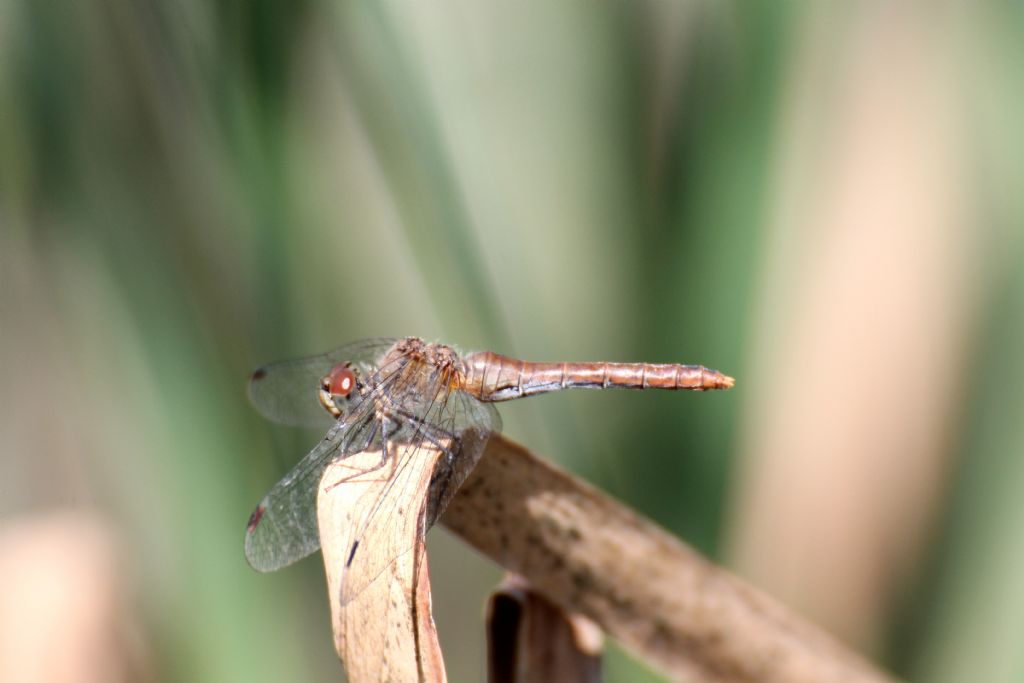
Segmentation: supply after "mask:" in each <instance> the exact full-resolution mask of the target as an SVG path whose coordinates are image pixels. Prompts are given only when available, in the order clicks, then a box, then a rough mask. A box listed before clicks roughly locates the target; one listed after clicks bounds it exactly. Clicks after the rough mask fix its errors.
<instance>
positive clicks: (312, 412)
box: [249, 338, 395, 428]
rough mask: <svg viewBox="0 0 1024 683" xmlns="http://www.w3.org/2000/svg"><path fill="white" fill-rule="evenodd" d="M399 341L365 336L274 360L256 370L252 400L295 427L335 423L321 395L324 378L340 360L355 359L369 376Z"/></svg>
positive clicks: (251, 386) (271, 417) (276, 419)
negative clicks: (315, 353)
mask: <svg viewBox="0 0 1024 683" xmlns="http://www.w3.org/2000/svg"><path fill="white" fill-rule="evenodd" d="M394 343H395V340H394V339H387V338H374V339H363V340H361V341H357V342H352V343H351V344H345V345H344V346H339V347H338V348H336V349H334V350H333V351H328V352H327V353H322V354H320V355H318V356H309V357H308V358H298V359H295V360H287V361H282V362H280V363H271V364H270V365H265V366H263V367H262V368H260V369H258V370H257V371H256V372H254V373H252V378H251V379H250V380H249V399H250V400H251V401H252V404H253V405H254V406H256V410H258V411H259V412H260V414H261V415H263V416H264V417H266V418H267V419H269V420H273V421H274V422H280V423H282V424H286V425H292V426H294V427H323V428H326V427H328V426H329V425H330V424H331V423H332V422H334V417H332V416H331V414H330V413H328V412H327V411H326V410H324V407H323V406H322V405H321V404H320V401H319V400H318V398H317V392H318V390H319V388H320V380H321V378H323V376H324V375H326V374H327V373H328V372H329V371H330V370H331V368H333V367H334V366H335V365H338V364H339V363H345V362H351V363H353V364H354V365H356V366H359V369H360V370H362V372H363V373H364V375H365V376H368V375H370V374H372V371H373V370H374V369H375V367H374V366H375V364H376V362H377V361H378V360H379V359H380V357H381V356H383V355H384V352H385V351H387V350H388V349H389V348H390V347H391V346H392V345H393V344H394Z"/></svg>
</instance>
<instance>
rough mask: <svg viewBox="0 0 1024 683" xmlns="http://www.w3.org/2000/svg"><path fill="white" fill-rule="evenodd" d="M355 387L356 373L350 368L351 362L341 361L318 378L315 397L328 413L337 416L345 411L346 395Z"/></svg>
mask: <svg viewBox="0 0 1024 683" xmlns="http://www.w3.org/2000/svg"><path fill="white" fill-rule="evenodd" d="M355 388H356V373H355V371H354V370H353V369H352V364H351V363H341V364H339V365H335V366H334V367H333V368H331V371H330V372H328V373H327V374H326V375H324V377H323V379H321V380H320V390H319V392H318V393H317V398H319V399H320V405H322V406H323V407H324V409H325V410H326V411H327V412H328V413H330V414H331V415H333V416H334V417H335V418H339V417H341V416H342V414H343V413H344V412H345V407H346V404H347V403H348V396H349V394H351V393H352V392H353V391H354V390H355Z"/></svg>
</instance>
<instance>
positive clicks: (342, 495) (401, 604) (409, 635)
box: [317, 448, 446, 683]
mask: <svg viewBox="0 0 1024 683" xmlns="http://www.w3.org/2000/svg"><path fill="white" fill-rule="evenodd" d="M400 451H402V452H400V453H398V454H396V457H395V458H394V462H400V463H401V465H402V467H401V471H400V473H399V474H398V476H395V477H393V478H392V477H391V475H392V468H391V467H389V466H388V465H385V466H384V467H382V468H378V469H376V470H374V468H375V467H376V466H377V465H379V463H380V453H358V454H356V455H354V456H352V457H350V458H347V459H345V460H343V461H340V462H337V463H335V464H333V465H331V466H330V467H329V468H328V469H327V471H326V472H325V473H324V476H323V478H322V479H321V481H320V496H319V498H318V501H317V506H318V516H319V524H320V539H321V545H322V547H323V555H324V567H325V569H326V571H327V588H328V592H329V599H330V605H331V620H332V625H333V629H334V646H335V649H336V650H337V652H338V656H339V657H340V658H341V660H342V663H343V664H344V666H345V672H346V674H347V676H348V680H349V681H350V683H370V682H373V683H377V682H378V681H402V682H405V681H427V682H430V683H442V682H443V681H445V680H446V677H445V670H444V661H443V659H442V656H441V648H440V645H439V643H438V639H437V631H436V629H435V627H434V621H433V617H432V615H431V608H430V580H429V572H428V571H427V555H426V547H425V544H424V542H423V534H424V532H425V529H424V528H423V526H424V521H423V520H424V518H425V505H426V495H427V490H428V489H429V486H430V477H431V475H432V473H433V471H434V467H435V464H436V462H437V458H438V456H439V454H440V452H439V451H438V450H434V449H428V448H418V449H409V450H408V451H404V450H402V449H400ZM353 473H359V474H358V476H353ZM342 482H343V483H342ZM339 484H341V485H339ZM381 495H383V496H384V497H383V498H381ZM371 510H374V511H375V512H377V513H380V511H381V510H385V511H386V512H387V514H386V519H385V521H386V522H387V523H386V524H384V525H380V526H378V525H373V526H371V527H368V528H366V529H365V530H364V527H363V526H362V521H363V520H365V519H366V516H367V514H368V513H369V512H370V511H371ZM360 532H362V535H361V536H360V538H359V539H358V541H359V545H358V548H353V543H354V541H355V540H356V538H355V535H356V534H357V533H360ZM396 548H404V549H406V550H405V552H402V553H401V554H399V555H398V557H397V558H395V559H394V560H393V561H389V560H390V557H389V555H390V554H391V553H392V552H393V551H394V550H395V549H396ZM356 553H359V554H360V555H358V560H360V561H353V560H355V559H357V555H356ZM374 554H383V556H382V557H381V558H380V559H379V561H378V558H373V559H371V560H370V561H366V560H367V558H370V557H371V556H373V555H374ZM377 568H382V569H383V571H381V572H380V573H379V574H377V575H374V573H375V571H376V569H377ZM367 572H368V573H367ZM353 587H358V590H356V591H354V592H353Z"/></svg>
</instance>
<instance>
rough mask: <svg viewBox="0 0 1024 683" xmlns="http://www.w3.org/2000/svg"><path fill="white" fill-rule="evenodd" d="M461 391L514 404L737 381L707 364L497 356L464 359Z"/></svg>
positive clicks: (699, 387)
mask: <svg viewBox="0 0 1024 683" xmlns="http://www.w3.org/2000/svg"><path fill="white" fill-rule="evenodd" d="M462 364H463V367H462V382H461V386H460V388H461V389H462V390H463V391H465V392H467V393H469V394H471V395H473V396H475V397H477V398H478V399H480V400H481V401H508V400H511V399H514V398H521V397H523V396H532V395H534V394H543V393H547V392H549V391H559V390H561V389H575V388H580V389H607V388H609V387H614V388H622V389H672V390H677V389H690V390H695V391H704V390H706V389H728V388H729V387H731V386H733V384H734V383H735V381H734V380H733V378H732V377H728V376H726V375H723V374H722V373H720V372H718V371H717V370H711V369H708V368H705V367H704V366H702V365H675V364H655V363H533V362H528V361H522V360H518V359H516V358H509V357H508V356H502V355H501V354H498V353H494V352H491V351H483V352H480V353H473V354H470V355H468V356H466V357H465V358H464V359H463V362H462Z"/></svg>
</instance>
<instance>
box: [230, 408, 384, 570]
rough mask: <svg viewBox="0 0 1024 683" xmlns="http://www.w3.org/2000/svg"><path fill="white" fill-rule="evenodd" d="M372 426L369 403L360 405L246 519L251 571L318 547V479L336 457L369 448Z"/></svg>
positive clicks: (280, 563)
mask: <svg viewBox="0 0 1024 683" xmlns="http://www.w3.org/2000/svg"><path fill="white" fill-rule="evenodd" d="M376 424H377V423H376V421H375V419H374V412H373V410H372V404H371V403H369V402H363V403H361V404H359V405H358V406H356V407H355V408H354V409H353V410H352V411H351V413H350V414H349V415H346V416H343V417H342V418H341V419H339V420H338V421H337V422H336V423H335V425H334V426H333V427H331V429H330V430H329V431H328V432H327V435H326V436H324V438H323V439H321V440H320V443H318V444H317V445H316V446H315V447H314V448H313V450H311V451H310V452H309V453H308V454H306V456H305V457H304V458H303V459H302V460H300V461H299V463H298V464H297V465H296V466H295V467H294V468H292V470H291V471H290V472H289V473H288V474H287V475H285V477H284V478H283V479H281V481H279V482H277V484H275V485H274V488H272V489H270V492H269V493H267V495H266V496H264V497H263V500H261V501H260V503H259V505H257V506H256V509H255V510H254V511H253V513H252V516H250V517H249V524H248V527H247V529H246V534H245V557H246V559H247V560H248V561H249V564H250V565H251V566H252V568H253V569H256V570H257V571H261V572H270V571H274V570H276V569H281V568H282V567H286V566H288V565H289V564H292V563H293V562H297V561H298V560H301V559H302V558H304V557H306V556H307V555H309V554H310V553H312V552H313V551H315V550H316V549H317V548H319V547H320V536H319V534H318V532H317V522H316V490H317V484H318V483H319V481H320V477H321V476H323V472H324V469H326V467H327V465H328V464H330V463H331V462H333V461H334V460H335V459H336V458H340V457H344V455H345V453H347V452H348V453H358V452H360V451H363V450H367V449H368V448H372V446H371V444H372V443H373V441H374V439H375V436H374V433H373V432H374V429H375V426H376Z"/></svg>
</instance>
